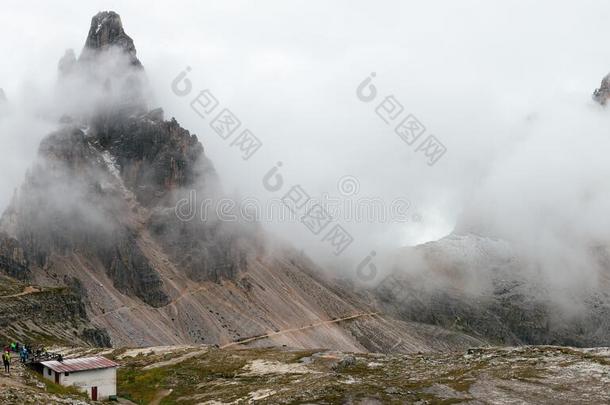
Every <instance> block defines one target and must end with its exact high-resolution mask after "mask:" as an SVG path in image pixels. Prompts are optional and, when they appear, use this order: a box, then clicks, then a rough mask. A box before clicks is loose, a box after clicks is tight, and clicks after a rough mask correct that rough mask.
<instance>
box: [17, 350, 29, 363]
mask: <svg viewBox="0 0 610 405" xmlns="http://www.w3.org/2000/svg"><path fill="white" fill-rule="evenodd" d="M19 356H21V362H22V363H25V362H26V361H27V360H28V349H26V347H25V346H23V347H21V352H20V353H19Z"/></svg>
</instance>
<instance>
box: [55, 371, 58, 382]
mask: <svg viewBox="0 0 610 405" xmlns="http://www.w3.org/2000/svg"><path fill="white" fill-rule="evenodd" d="M55 384H59V373H58V372H57V371H56V372H55Z"/></svg>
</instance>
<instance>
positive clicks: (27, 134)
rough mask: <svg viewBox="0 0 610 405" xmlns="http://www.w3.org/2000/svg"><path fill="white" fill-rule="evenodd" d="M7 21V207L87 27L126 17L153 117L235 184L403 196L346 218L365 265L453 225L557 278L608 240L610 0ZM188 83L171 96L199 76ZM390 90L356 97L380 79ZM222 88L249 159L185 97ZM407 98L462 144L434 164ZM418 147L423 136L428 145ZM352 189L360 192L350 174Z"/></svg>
mask: <svg viewBox="0 0 610 405" xmlns="http://www.w3.org/2000/svg"><path fill="white" fill-rule="evenodd" d="M2 10H3V12H2V13H1V14H0V35H1V37H2V38H4V40H3V41H1V42H0V54H1V55H3V63H2V64H0V87H1V88H4V90H5V92H6V96H7V98H8V100H9V105H8V107H6V108H7V109H8V110H9V112H8V113H7V114H5V115H3V118H0V131H1V132H0V150H2V152H3V156H2V160H0V170H1V171H2V176H1V177H0V207H5V206H6V204H7V203H8V201H9V199H10V196H11V195H12V193H13V190H14V189H15V188H16V187H18V185H19V184H20V183H21V181H22V179H23V175H24V173H25V170H26V168H27V167H28V166H29V165H30V163H31V161H32V159H33V157H34V156H35V152H36V148H37V145H38V143H39V142H40V139H41V138H42V137H43V136H44V135H45V134H46V133H48V132H49V131H50V130H51V129H52V128H53V127H54V120H55V119H56V116H55V115H54V114H53V113H50V111H51V110H50V109H49V107H48V106H47V105H45V101H48V100H50V99H52V97H51V94H52V92H53V91H54V88H55V87H54V86H55V80H56V74H57V63H58V60H59V59H60V58H61V56H62V55H63V54H64V51H65V50H66V49H67V48H73V49H75V52H76V54H77V55H78V54H79V53H80V50H81V49H82V46H83V44H84V41H85V38H86V35H87V32H88V29H89V25H90V20H91V17H92V16H93V15H94V14H95V13H97V12H98V11H100V10H114V11H116V12H117V13H119V14H120V15H121V17H122V21H123V25H124V28H125V31H126V32H127V34H128V35H130V36H131V37H132V38H133V39H134V42H135V45H136V48H137V50H138V57H139V59H140V60H141V61H142V63H143V65H144V68H145V69H146V72H147V73H148V76H149V79H150V82H151V84H152V86H153V88H154V94H155V101H154V102H153V104H154V105H153V106H160V107H163V108H164V110H165V113H166V117H168V118H169V117H171V116H175V117H176V118H177V120H178V121H179V122H180V124H181V125H182V126H183V127H185V128H187V129H189V130H190V131H191V132H193V133H196V134H197V135H198V136H199V138H200V140H201V141H202V143H203V145H204V147H205V149H206V154H207V155H208V156H209V157H210V158H211V159H212V161H213V162H214V164H215V166H216V168H217V170H218V172H219V175H220V177H221V179H222V183H223V186H224V187H225V189H226V191H228V192H230V193H235V194H239V195H242V196H244V197H252V198H257V199H259V200H260V201H261V204H262V205H264V203H265V201H269V199H273V198H279V197H281V195H276V194H274V193H272V192H269V191H268V190H267V189H265V188H264V187H263V185H262V179H263V177H264V176H265V174H266V173H267V172H268V171H269V170H270V169H271V168H272V167H273V166H274V165H275V164H276V163H277V162H282V167H281V169H280V171H281V175H282V176H283V178H284V180H285V182H286V184H288V185H297V184H298V185H300V186H302V187H303V189H305V190H306V191H307V192H308V193H309V194H310V195H311V196H312V197H321V196H323V195H325V194H327V195H329V196H330V197H333V198H339V199H340V200H341V201H344V200H351V201H353V200H358V199H364V200H366V199H379V200H381V201H382V202H383V204H384V205H385V206H386V207H388V208H387V209H388V210H389V209H390V208H389V207H390V206H391V204H392V202H393V201H395V200H397V199H398V200H399V202H403V203H404V202H408V203H407V204H403V205H401V206H400V211H401V212H400V214H401V219H402V220H401V221H396V220H388V219H386V220H385V221H375V220H373V221H363V220H354V219H353V218H351V219H350V218H348V216H347V215H346V213H345V212H344V211H341V212H340V213H339V215H338V218H337V219H336V223H339V224H341V225H342V226H343V227H344V228H345V229H346V230H348V231H349V232H350V233H351V234H352V235H353V237H354V242H353V244H352V245H351V246H350V248H349V250H346V255H345V256H344V257H349V258H351V259H352V260H356V261H359V260H360V259H361V258H362V257H363V256H365V255H366V254H368V253H369V252H370V251H371V250H376V251H377V252H383V251H387V250H390V249H393V248H397V247H400V246H405V245H413V244H417V243H421V242H426V241H430V240H434V239H437V238H440V237H443V236H445V235H447V234H448V233H450V232H452V231H453V230H454V228H455V227H456V226H457V227H458V230H463V231H472V232H476V233H482V234H489V235H493V236H497V237H502V238H507V239H509V240H511V241H514V242H516V243H517V245H518V246H519V247H520V248H522V249H523V251H524V252H526V253H527V254H528V255H532V256H533V257H536V258H544V263H545V265H546V266H548V268H549V269H551V268H552V269H557V270H556V271H558V272H559V271H560V270H561V269H564V270H563V272H561V274H562V275H565V274H567V275H573V274H574V272H575V271H578V272H581V271H582V272H586V271H587V269H588V268H590V267H589V266H588V262H587V260H586V259H584V258H583V256H584V255H585V253H584V252H586V251H587V249H589V248H590V247H591V246H593V245H595V244H597V243H604V242H607V241H608V240H610V235H609V232H610V231H609V230H610V226H608V225H610V224H609V223H608V222H609V219H608V216H607V215H606V207H608V206H609V203H610V187H608V183H607V182H608V179H609V178H610V159H608V157H607V156H606V153H607V151H608V150H609V148H608V147H609V146H610V139H609V137H610V111H607V110H604V109H603V108H602V107H600V106H598V105H597V104H595V103H594V102H593V101H592V100H591V93H592V91H593V90H594V89H595V88H596V87H597V86H598V85H599V82H600V80H601V78H602V77H603V76H604V75H605V74H606V73H608V71H610V50H609V49H608V48H607V46H606V44H607V41H608V39H609V38H610V24H608V22H607V19H606V16H608V15H609V12H610V3H606V2H601V1H580V2H567V1H539V2H535V3H534V2H525V1H517V2H515V1H498V2H485V1H460V2H455V1H449V0H447V1H428V2H423V1H419V2H412V1H409V2H407V1H382V2H365V1H347V0H345V1H337V2H333V3H332V4H331V3H329V2H324V1H293V2H285V1H267V2H249V1H235V2H226V1H189V2H155V3H151V2H146V3H142V2H135V1H128V2H126V1H89V2H81V3H79V2H76V3H75V2H68V1H58V2H54V5H53V6H50V5H49V4H48V3H46V2H42V1H41V2H32V1H4V2H3V4H2ZM187 66H188V67H190V68H191V70H190V73H188V76H187V78H188V79H189V80H190V81H191V83H192V86H193V90H192V92H191V93H190V94H189V95H188V96H185V97H180V96H177V95H176V94H174V92H173V91H172V89H171V83H172V81H173V80H174V78H175V77H176V76H177V75H178V74H179V73H180V72H182V71H183V70H184V69H185V68H186V67H187ZM373 72H374V73H375V77H374V78H373V80H372V85H374V86H375V88H376V89H377V92H378V95H377V98H376V99H375V100H374V101H372V102H370V103H366V102H363V101H361V100H360V99H359V98H358V97H357V95H356V89H357V87H358V86H359V85H360V84H361V83H362V82H363V80H365V79H366V78H367V77H369V75H370V74H371V73H373ZM204 89H209V91H210V92H211V93H212V94H213V95H214V96H215V97H216V98H217V99H218V101H219V102H220V105H221V106H222V107H223V108H229V109H230V110H231V111H232V112H233V113H234V114H235V115H236V116H237V117H238V118H239V120H241V122H242V125H243V126H244V127H247V128H248V129H250V130H251V131H252V133H254V134H255V135H256V136H257V137H258V138H259V139H260V140H261V141H262V142H263V147H262V148H261V149H260V150H259V151H258V152H257V153H256V154H255V155H254V156H253V157H252V158H251V159H249V160H243V159H242V156H241V154H240V153H239V151H238V150H237V149H236V148H235V147H232V146H231V145H230V142H228V141H225V140H223V139H221V138H220V137H219V136H218V135H216V133H214V132H213V131H212V130H211V129H210V126H209V122H210V118H207V119H202V118H201V117H200V116H199V115H197V114H196V113H195V112H194V111H193V110H192V109H191V108H190V102H191V101H192V100H193V98H194V97H195V96H196V95H197V93H198V92H199V91H200V90H204ZM386 96H394V97H395V99H396V100H397V101H399V102H400V103H401V104H402V106H404V113H403V114H404V115H401V118H402V117H403V116H405V115H407V114H413V115H414V116H415V117H417V119H418V120H419V121H420V122H421V123H422V124H423V125H424V126H425V127H426V133H425V135H424V137H425V136H427V135H429V134H433V135H435V136H436V137H437V138H438V140H440V141H441V142H442V143H443V145H444V146H445V147H446V149H447V152H446V153H445V154H444V155H443V156H442V158H440V159H439V160H438V162H436V164H434V165H432V166H430V165H428V164H427V160H426V156H425V155H424V154H423V153H422V152H421V151H416V149H417V145H413V146H411V145H408V144H407V143H405V142H404V141H403V140H401V138H400V137H399V136H397V135H396V134H395V133H394V127H395V126H396V123H397V122H398V121H396V122H394V124H393V125H387V124H386V123H384V122H383V120H382V119H380V117H379V116H378V115H377V114H376V112H375V108H376V107H377V105H379V103H380V102H381V101H382V100H383V99H384V98H385V97H386ZM422 139H423V138H422ZM345 176H353V177H354V178H355V179H357V180H356V183H355V185H356V187H357V190H356V191H357V193H352V192H350V193H349V195H347V196H346V195H342V194H341V193H340V192H339V190H338V189H337V183H338V181H339V180H340V179H342V178H344V177H345ZM267 226H268V227H269V228H270V229H272V230H273V231H275V232H277V233H279V234H281V235H282V236H284V237H287V238H288V239H289V241H290V242H291V243H292V244H293V245H295V247H297V248H302V249H305V250H307V251H309V252H313V253H315V254H316V255H319V257H320V258H322V257H324V256H326V255H328V256H330V251H329V250H328V249H326V247H325V246H324V245H323V244H322V243H321V242H320V238H319V237H314V236H313V235H311V234H310V233H309V232H308V231H307V229H305V228H304V227H303V226H302V225H301V224H298V223H282V222H281V221H271V223H268V224H267Z"/></svg>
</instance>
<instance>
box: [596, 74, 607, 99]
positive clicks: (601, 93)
mask: <svg viewBox="0 0 610 405" xmlns="http://www.w3.org/2000/svg"><path fill="white" fill-rule="evenodd" d="M609 98H610V74H608V75H606V77H604V78H603V79H602V82H601V84H600V86H599V88H598V89H595V91H594V92H593V100H595V101H597V102H598V103H600V104H601V105H606V103H607V102H608V99H609Z"/></svg>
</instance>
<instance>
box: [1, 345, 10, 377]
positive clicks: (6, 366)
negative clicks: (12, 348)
mask: <svg viewBox="0 0 610 405" xmlns="http://www.w3.org/2000/svg"><path fill="white" fill-rule="evenodd" d="M2 362H3V363H4V372H5V373H9V374H10V373H11V353H10V352H9V351H8V350H7V351H5V352H4V354H3V355H2Z"/></svg>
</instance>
